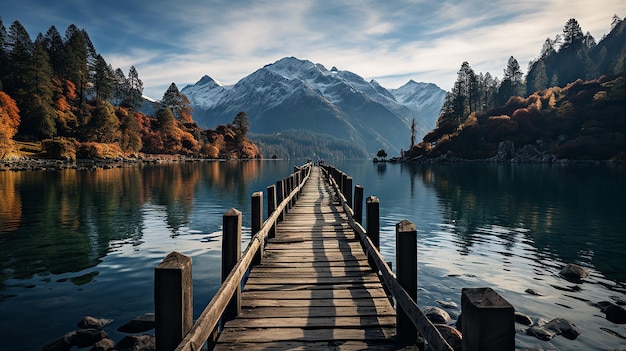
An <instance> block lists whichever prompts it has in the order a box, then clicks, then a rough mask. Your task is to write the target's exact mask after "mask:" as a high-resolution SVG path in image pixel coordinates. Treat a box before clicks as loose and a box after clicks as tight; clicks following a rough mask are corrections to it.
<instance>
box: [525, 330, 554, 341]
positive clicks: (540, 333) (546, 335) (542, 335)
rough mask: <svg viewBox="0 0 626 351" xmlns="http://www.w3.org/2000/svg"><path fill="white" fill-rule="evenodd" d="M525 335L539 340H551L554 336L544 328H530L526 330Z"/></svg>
mask: <svg viewBox="0 0 626 351" xmlns="http://www.w3.org/2000/svg"><path fill="white" fill-rule="evenodd" d="M526 335H530V336H534V337H536V338H537V339H539V340H544V341H548V340H552V338H554V337H555V336H556V334H555V333H554V332H552V331H550V330H548V329H546V328H544V327H530V328H528V329H526Z"/></svg>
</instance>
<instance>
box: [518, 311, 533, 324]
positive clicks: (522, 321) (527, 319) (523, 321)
mask: <svg viewBox="0 0 626 351" xmlns="http://www.w3.org/2000/svg"><path fill="white" fill-rule="evenodd" d="M515 322H516V323H519V324H523V325H532V324H533V320H532V319H531V318H530V317H528V316H527V315H525V314H523V313H522V312H517V311H515Z"/></svg>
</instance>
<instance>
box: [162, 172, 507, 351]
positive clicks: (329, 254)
mask: <svg viewBox="0 0 626 351" xmlns="http://www.w3.org/2000/svg"><path fill="white" fill-rule="evenodd" d="M352 195H353V187H352V178H351V177H349V176H347V175H346V174H345V173H343V172H341V171H339V170H338V169H336V168H334V167H332V166H324V167H314V166H312V165H311V164H310V163H309V164H306V165H304V166H302V167H295V168H294V173H293V174H291V175H290V176H289V177H287V178H285V179H282V180H280V181H278V182H276V185H271V186H269V187H267V208H268V214H267V219H266V220H265V221H263V210H262V209H263V206H262V204H263V192H256V193H254V194H252V198H251V217H252V218H251V231H252V238H251V240H250V243H249V245H248V247H247V248H246V249H245V250H244V252H243V253H242V252H241V248H240V244H241V223H242V214H241V212H240V211H238V210H236V209H231V210H229V211H227V212H226V213H225V214H224V218H223V230H222V232H223V239H222V241H223V248H222V285H221V287H220V289H219V290H218V291H217V292H216V294H215V296H214V297H213V298H212V299H211V301H210V302H209V304H208V305H207V306H206V308H205V309H204V310H203V312H202V313H201V315H200V316H199V317H198V319H197V320H196V321H195V322H193V318H192V317H193V311H192V306H193V303H192V301H193V293H192V288H191V285H192V284H191V281H192V279H191V259H190V258H189V257H186V256H184V255H181V254H179V253H176V252H173V253H170V254H169V255H168V256H167V257H166V258H165V259H164V260H163V262H162V263H161V264H160V265H159V266H157V267H156V269H155V319H156V346H157V351H172V350H176V351H198V350H204V349H206V347H207V346H208V349H215V350H363V349H367V350H399V349H404V350H411V349H423V347H424V342H425V343H426V344H427V345H428V347H429V349H430V350H436V351H439V350H440V351H453V350H455V349H460V344H459V345H457V346H455V347H454V348H453V347H452V346H450V344H448V342H447V341H446V340H445V339H444V338H443V336H442V334H441V330H445V329H446V328H448V329H450V328H451V327H449V326H446V325H443V326H442V325H434V324H433V323H431V322H430V321H429V320H428V319H427V318H426V316H425V315H424V314H423V313H422V311H421V310H420V309H419V308H418V306H417V304H416V302H415V301H416V299H417V231H416V227H415V225H414V224H413V223H411V222H409V221H406V220H404V221H401V222H399V223H398V224H397V225H396V267H397V275H396V274H395V273H394V272H392V270H391V269H390V267H389V265H388V264H387V263H386V262H385V260H384V259H383V258H382V256H381V255H380V252H379V250H378V249H379V232H380V228H379V208H378V206H379V201H378V198H376V197H374V196H370V197H368V198H367V199H366V201H365V202H366V208H365V214H366V218H367V223H366V228H367V229H366V228H364V227H363V226H362V225H361V219H362V218H363V212H364V208H363V200H364V199H363V188H362V187H360V186H358V185H357V186H355V187H354V198H353V196H352ZM461 299H462V302H463V303H462V305H463V310H464V312H465V310H467V313H464V317H463V322H462V330H463V332H466V331H467V335H469V336H470V337H464V338H463V349H464V350H466V351H476V350H483V351H495V350H514V347H515V329H514V321H513V314H514V310H513V308H512V306H510V304H508V302H506V300H504V299H503V298H501V297H500V296H499V295H497V294H496V293H495V292H494V291H493V290H491V289H489V288H472V289H463V293H462V296H461ZM442 328H443V329H442ZM456 341H457V342H459V343H460V339H456Z"/></svg>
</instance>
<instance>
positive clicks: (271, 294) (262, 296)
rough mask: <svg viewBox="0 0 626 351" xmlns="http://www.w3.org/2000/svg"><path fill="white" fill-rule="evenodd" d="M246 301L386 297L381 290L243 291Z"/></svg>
mask: <svg viewBox="0 0 626 351" xmlns="http://www.w3.org/2000/svg"><path fill="white" fill-rule="evenodd" d="M244 294H245V295H246V296H245V298H248V299H257V300H268V299H269V300H305V299H315V300H320V299H336V300H337V299H366V298H370V299H371V298H377V297H387V294H385V290H384V289H383V288H378V289H349V290H342V289H339V290H334V289H327V290H311V291H306V290H291V291H258V290H255V291H251V290H250V291H244V292H242V299H243V298H244V296H243V295H244Z"/></svg>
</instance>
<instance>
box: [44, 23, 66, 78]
mask: <svg viewBox="0 0 626 351" xmlns="http://www.w3.org/2000/svg"><path fill="white" fill-rule="evenodd" d="M44 47H45V48H46V51H48V56H49V57H50V65H51V66H52V70H53V71H54V74H55V75H56V76H57V77H62V73H63V70H64V67H63V66H64V60H65V47H64V44H63V39H62V38H61V33H59V31H58V30H57V29H56V27H55V26H51V27H50V28H49V29H48V31H47V32H46V35H44Z"/></svg>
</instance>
